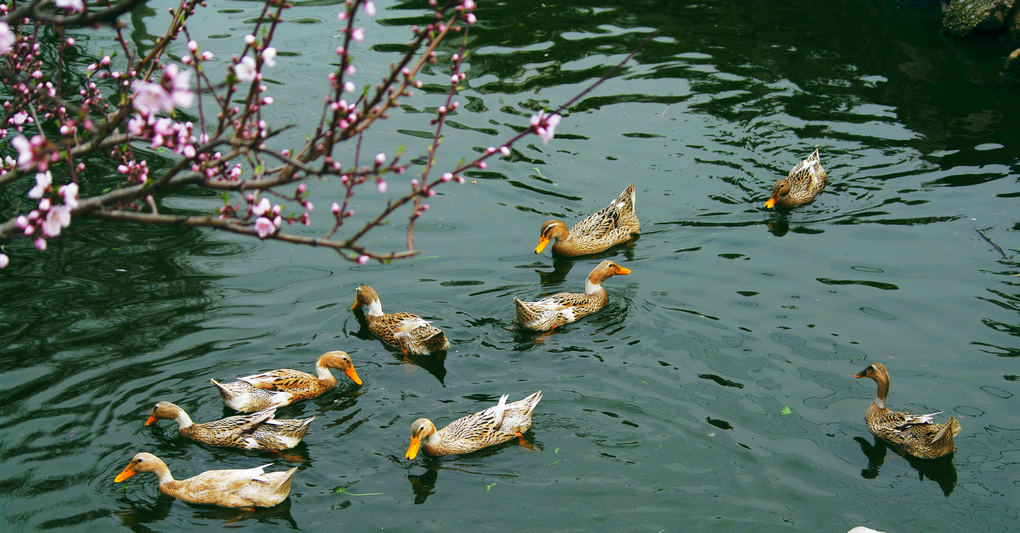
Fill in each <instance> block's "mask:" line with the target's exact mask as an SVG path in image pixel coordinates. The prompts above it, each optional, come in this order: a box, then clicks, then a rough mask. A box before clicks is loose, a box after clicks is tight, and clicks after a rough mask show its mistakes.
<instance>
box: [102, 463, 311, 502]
mask: <svg viewBox="0 0 1020 533" xmlns="http://www.w3.org/2000/svg"><path fill="white" fill-rule="evenodd" d="M270 466H273V465H271V464H268V465H262V466H257V467H255V468H247V469H243V470H209V471H206V472H202V473H201V474H199V475H197V476H194V477H189V478H188V479H181V480H177V479H174V477H173V476H172V475H170V468H168V467H167V466H166V463H164V462H163V461H162V460H160V458H159V457H156V456H155V455H152V454H151V453H147V452H141V453H139V454H137V455H135V456H134V457H133V458H132V459H131V462H130V463H128V465H127V466H126V467H124V470H122V471H121V472H120V473H119V474H117V477H115V478H114V479H113V481H114V482H115V483H120V482H122V481H124V480H125V479H127V478H129V477H131V476H133V475H135V474H138V473H142V472H152V473H153V474H156V478H158V479H159V491H160V492H162V493H163V494H166V495H168V496H173V497H174V498H177V499H179V500H183V501H186V502H188V503H198V504H208V505H218V506H220V507H241V508H252V507H272V506H274V505H277V504H278V503H280V502H282V501H283V500H286V499H287V496H289V495H290V482H291V478H293V476H294V472H297V467H294V468H291V469H290V470H287V471H284V472H268V473H266V472H265V469H266V468H267V467H270Z"/></svg>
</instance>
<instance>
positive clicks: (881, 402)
mask: <svg viewBox="0 0 1020 533" xmlns="http://www.w3.org/2000/svg"><path fill="white" fill-rule="evenodd" d="M875 382H876V383H878V394H876V395H875V407H878V408H879V409H886V406H885V399H886V397H887V396H888V395H889V380H887V379H876V380H875Z"/></svg>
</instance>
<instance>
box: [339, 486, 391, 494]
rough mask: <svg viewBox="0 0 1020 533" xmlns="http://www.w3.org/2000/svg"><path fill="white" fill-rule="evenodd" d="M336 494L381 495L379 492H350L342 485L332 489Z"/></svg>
mask: <svg viewBox="0 0 1020 533" xmlns="http://www.w3.org/2000/svg"><path fill="white" fill-rule="evenodd" d="M333 492H334V493H336V494H346V495H348V496H382V493H381V492H350V491H348V490H347V489H345V488H343V487H337V488H335V489H333Z"/></svg>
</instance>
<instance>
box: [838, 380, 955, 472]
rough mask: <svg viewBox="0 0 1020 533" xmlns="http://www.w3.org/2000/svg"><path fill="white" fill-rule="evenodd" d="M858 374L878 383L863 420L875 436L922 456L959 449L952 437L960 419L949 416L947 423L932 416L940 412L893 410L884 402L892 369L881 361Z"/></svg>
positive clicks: (933, 457)
mask: <svg viewBox="0 0 1020 533" xmlns="http://www.w3.org/2000/svg"><path fill="white" fill-rule="evenodd" d="M855 377H858V378H871V379H873V380H875V383H878V394H877V395H876V396H875V401H874V402H873V403H872V404H871V405H870V406H869V407H868V411H867V413H865V415H864V420H865V421H867V423H868V429H870V430H871V432H872V433H873V434H874V435H875V436H876V437H879V438H881V439H883V440H885V441H888V442H889V443H891V444H893V445H894V446H896V447H898V448H900V449H902V450H903V451H905V452H907V453H909V454H910V455H913V456H915V457H920V458H921V459H935V458H937V457H942V456H943V455H948V454H951V453H953V452H954V451H956V445H955V444H953V437H954V436H955V435H956V434H957V433H959V432H960V423H959V422H957V421H956V418H955V417H952V416H951V417H949V420H947V421H946V423H945V424H936V423H934V421H933V420H932V417H934V416H935V415H937V414H940V413H941V412H939V413H931V414H927V415H916V414H913V413H907V412H897V411H890V410H889V408H888V407H886V406H885V398H886V396H887V395H888V394H889V371H888V370H886V368H885V365H883V364H882V363H872V364H870V365H869V366H868V368H865V369H864V370H861V371H860V372H858V373H857V374H856V376H855Z"/></svg>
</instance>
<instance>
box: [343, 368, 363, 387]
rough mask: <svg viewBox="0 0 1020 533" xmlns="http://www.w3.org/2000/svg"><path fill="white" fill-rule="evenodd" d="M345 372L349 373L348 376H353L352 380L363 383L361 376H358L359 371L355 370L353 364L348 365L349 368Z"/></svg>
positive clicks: (359, 383)
mask: <svg viewBox="0 0 1020 533" xmlns="http://www.w3.org/2000/svg"><path fill="white" fill-rule="evenodd" d="M344 374H347V377H349V378H351V381H353V382H355V383H357V384H358V385H361V378H360V377H358V373H357V371H355V370H354V367H353V366H349V367H347V370H344Z"/></svg>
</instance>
